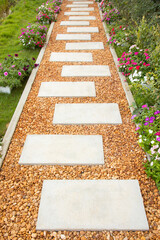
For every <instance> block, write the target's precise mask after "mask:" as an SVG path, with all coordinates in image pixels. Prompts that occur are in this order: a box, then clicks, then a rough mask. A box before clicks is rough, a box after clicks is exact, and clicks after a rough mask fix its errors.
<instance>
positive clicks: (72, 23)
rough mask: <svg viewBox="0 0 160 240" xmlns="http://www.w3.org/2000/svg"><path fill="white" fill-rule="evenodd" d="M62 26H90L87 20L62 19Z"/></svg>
mask: <svg viewBox="0 0 160 240" xmlns="http://www.w3.org/2000/svg"><path fill="white" fill-rule="evenodd" d="M60 25H61V26H89V22H87V21H62V22H61V23H60Z"/></svg>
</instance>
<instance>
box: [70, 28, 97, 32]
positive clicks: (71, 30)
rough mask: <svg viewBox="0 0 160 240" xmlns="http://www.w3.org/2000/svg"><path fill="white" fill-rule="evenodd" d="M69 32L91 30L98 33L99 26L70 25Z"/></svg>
mask: <svg viewBox="0 0 160 240" xmlns="http://www.w3.org/2000/svg"><path fill="white" fill-rule="evenodd" d="M67 32H73V33H80V32H82V33H83V32H91V33H98V32H99V29H98V27H68V28H67Z"/></svg>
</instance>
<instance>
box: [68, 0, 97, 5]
mask: <svg viewBox="0 0 160 240" xmlns="http://www.w3.org/2000/svg"><path fill="white" fill-rule="evenodd" d="M71 1H72V0H71ZM72 2H73V3H74V4H77V5H78V4H79V5H81V4H93V2H91V1H83V2H77V1H72Z"/></svg>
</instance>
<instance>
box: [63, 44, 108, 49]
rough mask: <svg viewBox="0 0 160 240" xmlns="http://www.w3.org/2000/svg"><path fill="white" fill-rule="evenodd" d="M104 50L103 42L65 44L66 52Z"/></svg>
mask: <svg viewBox="0 0 160 240" xmlns="http://www.w3.org/2000/svg"><path fill="white" fill-rule="evenodd" d="M90 49H104V46H103V42H78V43H66V50H90Z"/></svg>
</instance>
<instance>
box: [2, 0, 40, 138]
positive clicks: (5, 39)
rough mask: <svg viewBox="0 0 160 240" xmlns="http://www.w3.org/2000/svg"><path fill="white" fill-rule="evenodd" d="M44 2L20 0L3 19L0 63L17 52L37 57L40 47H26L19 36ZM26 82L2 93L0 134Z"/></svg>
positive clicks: (4, 128) (8, 120)
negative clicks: (9, 91) (10, 91)
mask: <svg viewBox="0 0 160 240" xmlns="http://www.w3.org/2000/svg"><path fill="white" fill-rule="evenodd" d="M43 2H44V1H43V0H35V1H29V0H25V2H24V1H22V0H20V1H18V3H17V4H16V6H15V7H13V8H12V13H11V14H10V15H9V16H8V17H6V19H4V20H3V22H2V23H1V25H0V63H2V62H3V61H4V59H5V58H6V56H8V55H12V56H14V54H15V53H16V54H18V55H19V56H21V58H22V59H25V58H27V59H32V57H33V58H35V59H36V58H37V56H38V53H39V49H34V50H28V49H25V48H24V47H23V45H21V44H20V41H19V38H18V37H19V35H20V33H21V28H25V27H26V26H27V25H28V23H33V22H36V15H37V12H36V9H37V8H38V7H39V6H40V5H41V4H42V3H43ZM18 76H19V75H18ZM25 82H26V81H24V83H22V87H20V88H18V89H16V88H14V89H13V90H12V94H10V95H8V94H4V93H0V116H1V118H0V136H3V135H4V133H5V131H6V126H7V124H8V123H9V122H10V120H11V117H12V115H13V113H14V110H15V108H16V105H17V103H18V101H19V98H20V96H21V94H22V91H23V88H24V86H25Z"/></svg>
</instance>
